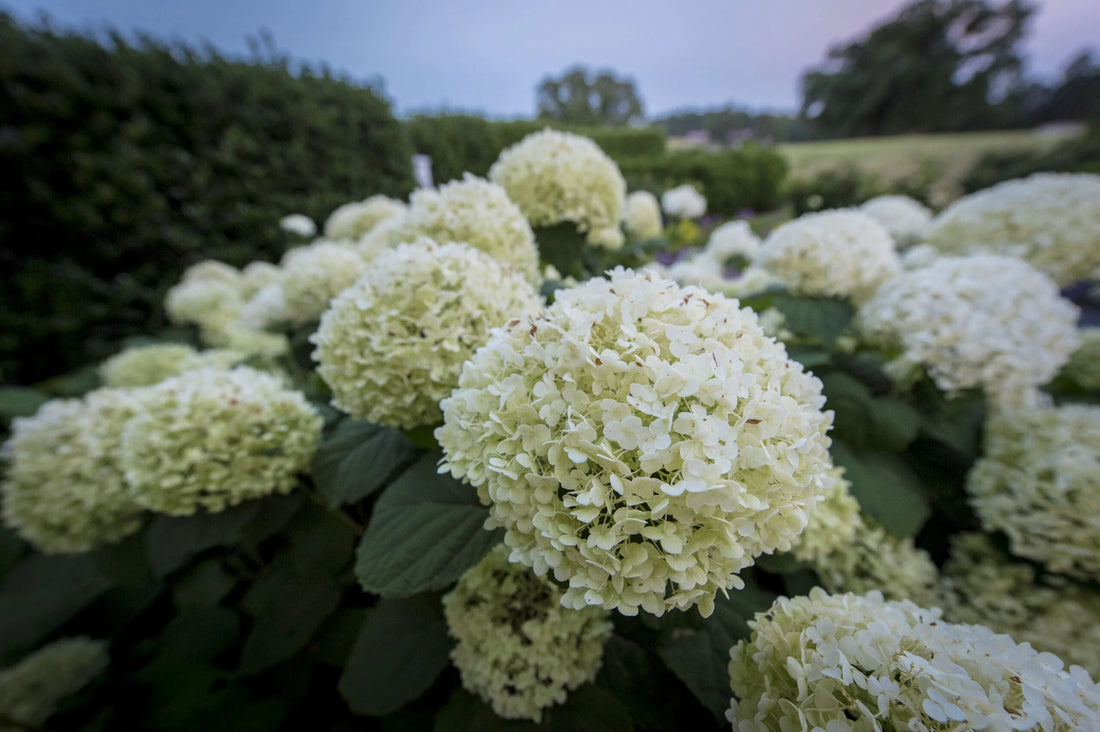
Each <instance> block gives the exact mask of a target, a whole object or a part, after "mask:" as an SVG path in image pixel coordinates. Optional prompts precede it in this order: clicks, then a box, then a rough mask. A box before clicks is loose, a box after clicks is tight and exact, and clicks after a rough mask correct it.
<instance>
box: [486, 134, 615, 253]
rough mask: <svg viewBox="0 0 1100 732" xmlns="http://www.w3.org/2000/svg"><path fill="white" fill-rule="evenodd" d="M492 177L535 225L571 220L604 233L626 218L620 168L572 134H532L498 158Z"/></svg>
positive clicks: (593, 145)
mask: <svg viewBox="0 0 1100 732" xmlns="http://www.w3.org/2000/svg"><path fill="white" fill-rule="evenodd" d="M489 178H490V180H492V181H493V182H494V183H496V184H497V185H499V186H501V187H503V188H504V190H505V191H507V192H508V197H509V198H511V199H512V200H513V201H515V202H516V204H517V205H518V206H519V208H520V210H521V211H523V215H524V216H526V217H527V220H528V221H529V222H531V225H532V226H553V225H554V224H560V223H562V222H565V221H570V222H572V223H574V224H576V225H577V230H578V231H581V232H593V231H595V232H601V231H605V230H607V229H611V228H616V229H617V228H618V225H619V219H620V218H621V217H622V209H623V201H624V199H625V198H626V181H625V180H623V176H622V173H620V172H619V166H618V165H616V164H615V161H614V160H612V159H611V158H609V157H608V156H607V155H606V154H605V153H604V151H603V150H601V149H600V148H599V146H598V145H596V143H594V142H592V140H590V139H588V138H587V137H581V136H580V135H574V134H572V133H570V132H559V131H557V130H551V129H545V130H543V131H541V132H535V133H532V134H530V135H528V136H527V137H525V138H523V139H522V140H520V141H519V142H518V143H516V144H515V145H513V146H512V147H510V148H508V149H507V150H505V151H503V152H502V153H501V154H500V157H499V158H497V161H496V162H495V163H493V167H492V168H490V169H489ZM620 236H621V234H620ZM600 238H602V239H609V237H607V236H602V237H600ZM593 243H596V242H593Z"/></svg>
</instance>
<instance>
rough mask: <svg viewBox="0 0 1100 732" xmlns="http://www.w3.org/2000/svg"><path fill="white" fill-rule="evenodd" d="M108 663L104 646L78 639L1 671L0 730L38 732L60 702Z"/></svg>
mask: <svg viewBox="0 0 1100 732" xmlns="http://www.w3.org/2000/svg"><path fill="white" fill-rule="evenodd" d="M110 660H111V659H110V657H109V656H108V655H107V643H106V642H104V641H100V640H92V639H91V638H87V637H84V636H78V637H75V638H62V639H60V640H56V641H54V642H52V643H50V644H48V645H45V646H43V647H42V648H39V649H38V650H37V651H35V652H34V653H31V654H30V655H28V656H27V657H26V658H24V659H23V660H21V661H20V662H19V663H17V664H15V665H13V666H9V667H8V668H5V669H3V670H0V729H3V730H5V731H7V730H21V729H40V728H41V727H42V725H43V723H44V722H45V721H46V720H47V719H49V718H50V716H51V715H52V714H53V713H54V711H55V710H56V708H57V705H58V703H59V702H60V701H61V700H63V699H64V698H65V697H67V696H70V695H72V694H75V693H76V692H78V691H80V690H81V689H82V688H83V687H84V686H86V685H87V684H88V682H90V681H91V680H92V679H94V678H95V677H96V676H98V675H99V674H101V673H102V672H103V670H104V669H106V668H107V665H108V663H110ZM5 722H10V723H12V724H14V725H17V726H14V727H13V726H10V725H9V724H5Z"/></svg>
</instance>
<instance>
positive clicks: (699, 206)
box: [661, 184, 707, 219]
mask: <svg viewBox="0 0 1100 732" xmlns="http://www.w3.org/2000/svg"><path fill="white" fill-rule="evenodd" d="M661 209H662V210H663V211H664V212H665V214H666V215H668V216H670V217H672V218H675V219H697V218H699V217H700V216H702V215H703V214H705V213H706V212H707V199H706V198H705V197H704V196H703V194H702V193H700V192H699V191H697V190H695V188H694V187H692V186H690V185H687V184H684V185H682V186H676V187H675V188H670V189H669V190H667V191H665V192H664V193H662V194H661Z"/></svg>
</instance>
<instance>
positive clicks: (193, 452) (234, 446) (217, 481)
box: [99, 368, 322, 515]
mask: <svg viewBox="0 0 1100 732" xmlns="http://www.w3.org/2000/svg"><path fill="white" fill-rule="evenodd" d="M321 421H322V420H321V417H320V415H318V414H317V413H316V412H315V411H314V409H313V408H312V407H311V406H310V404H309V402H307V401H306V399H305V397H304V396H302V394H301V393H299V392H297V391H292V390H290V389H287V388H286V387H284V386H283V384H282V382H281V381H280V380H279V379H278V378H276V377H274V376H271V375H269V374H265V373H262V372H260V371H256V370H254V369H250V368H237V369H233V370H232V371H219V370H216V369H201V370H198V371H190V372H187V373H185V374H182V375H180V376H176V377H173V378H171V379H167V380H165V381H162V382H161V383H160V384H157V385H156V386H152V387H148V389H147V390H146V391H145V393H144V394H143V395H142V400H141V411H140V412H138V413H137V414H136V415H134V416H133V418H131V419H130V420H129V421H128V422H127V423H126V425H125V428H124V429H123V430H121V432H122V451H121V455H122V459H121V466H122V469H123V470H124V471H125V475H126V481H127V483H128V485H129V488H130V493H131V495H133V497H134V499H135V500H136V501H137V502H138V503H140V504H141V505H142V506H144V507H146V508H149V509H151V510H153V511H158V512H160V513H167V514H173V515H190V514H193V513H195V512H196V511H197V510H199V509H200V508H205V509H207V510H208V511H222V510H224V509H225V508H226V507H228V506H233V505H236V504H238V503H240V502H242V501H245V500H249V499H252V498H259V497H261V496H266V495H270V494H272V493H287V492H289V491H290V490H291V488H293V487H294V484H295V480H296V476H297V474H298V473H300V472H303V471H305V470H306V469H308V467H309V462H310V460H311V459H312V458H313V453H314V451H315V450H316V449H317V445H318V443H319V442H320V439H321ZM99 431H100V432H103V430H102V428H101V429H100V430H99Z"/></svg>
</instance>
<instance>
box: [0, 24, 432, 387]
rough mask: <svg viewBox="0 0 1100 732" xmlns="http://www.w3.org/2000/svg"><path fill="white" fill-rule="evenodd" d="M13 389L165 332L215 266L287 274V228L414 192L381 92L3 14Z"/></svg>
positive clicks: (4, 294) (8, 377) (1, 145)
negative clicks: (291, 222)
mask: <svg viewBox="0 0 1100 732" xmlns="http://www.w3.org/2000/svg"><path fill="white" fill-rule="evenodd" d="M0 130H3V134H2V135H0V269H2V271H3V273H4V274H3V275H2V280H0V333H3V334H4V335H3V337H2V338H0V377H2V380H4V381H12V382H16V381H17V382H23V383H27V382H31V381H36V380H39V379H42V378H44V377H47V376H51V375H53V374H56V373H60V372H63V371H65V370H68V369H69V368H71V367H73V366H75V365H77V364H81V363H85V362H87V361H88V360H89V359H94V360H98V359H101V358H103V357H104V356H106V355H108V354H109V353H110V352H112V351H113V350H114V349H115V347H116V346H117V344H118V342H119V341H121V340H122V339H123V338H124V337H126V336H128V335H132V334H134V333H138V332H145V333H148V332H150V330H152V329H155V328H156V327H158V325H162V324H163V323H162V321H161V320H160V319H159V317H156V316H154V317H153V318H152V320H150V313H153V312H157V311H158V310H159V305H160V300H161V298H162V295H163V291H164V289H165V288H166V287H167V286H169V285H171V284H173V283H174V282H176V281H177V280H178V278H179V275H180V273H181V271H182V270H183V268H184V267H186V266H187V265H189V264H192V263H194V262H195V261H197V260H200V259H204V258H215V259H221V260H224V261H227V262H229V263H231V264H234V265H237V266H241V265H244V264H247V263H248V262H250V261H252V260H257V259H267V260H273V259H276V258H277V257H278V256H279V254H280V253H281V252H282V251H283V250H284V249H285V248H286V246H287V244H288V240H287V239H286V238H285V235H284V234H283V233H282V232H281V231H280V230H279V228H278V222H279V219H280V218H281V217H282V216H284V215H286V214H288V213H292V212H296V211H297V212H302V213H305V214H307V215H309V216H310V217H312V218H314V219H315V220H318V221H323V220H324V218H325V216H327V214H328V213H329V212H330V211H331V210H332V209H333V208H335V207H336V206H337V205H339V204H341V203H345V202H347V201H349V200H353V199H357V198H363V197H366V196H367V195H370V194H374V193H387V194H392V195H403V194H405V193H407V192H408V191H409V190H410V189H411V187H412V177H411V169H410V163H409V157H410V155H411V148H410V146H409V144H408V138H407V134H406V132H405V129H404V127H403V126H402V125H401V124H399V123H398V122H397V121H396V120H395V119H394V118H393V115H392V112H391V110H390V106H389V103H388V102H387V101H386V100H384V99H383V98H381V97H380V96H379V95H378V94H376V93H375V92H374V91H372V90H371V89H369V88H365V87H362V86H357V85H355V84H353V83H350V82H349V81H347V80H345V79H340V78H336V77H334V76H333V75H331V74H330V73H329V72H328V71H327V70H320V71H318V70H313V69H309V68H305V69H300V70H296V71H295V72H294V73H292V71H291V69H290V68H289V66H288V62H287V61H286V60H285V59H282V58H279V57H271V58H266V57H264V58H254V59H252V60H251V61H250V62H248V63H245V62H241V61H233V60H229V59H226V58H224V57H222V56H219V55H218V54H217V53H216V52H214V51H212V50H209V49H204V50H202V51H198V50H195V49H191V48H187V47H185V46H181V45H172V46H168V45H164V44H161V43H158V42H155V41H153V40H150V39H147V38H142V39H140V40H139V41H137V42H131V41H128V40H126V39H125V38H123V37H122V36H120V35H117V34H112V35H110V36H109V37H108V38H105V39H103V40H102V42H101V41H100V40H99V39H92V38H88V37H83V36H79V35H72V34H66V33H60V32H57V31H54V30H52V29H50V28H48V27H20V26H19V25H18V24H17V23H16V22H15V21H14V20H13V19H12V18H11V17H10V16H8V15H5V14H0Z"/></svg>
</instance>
